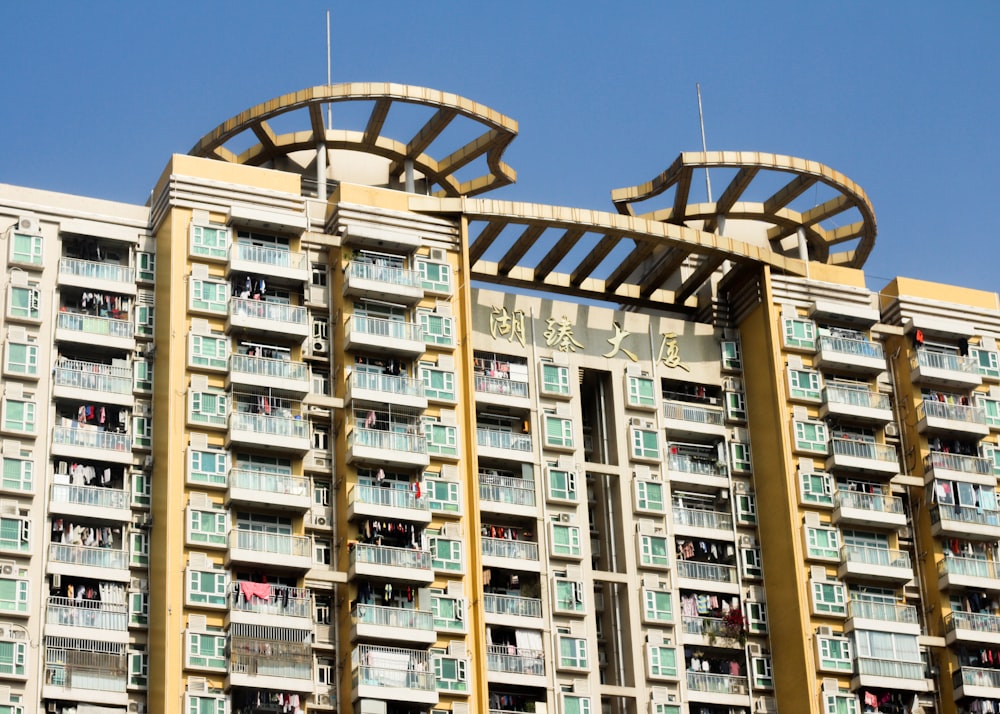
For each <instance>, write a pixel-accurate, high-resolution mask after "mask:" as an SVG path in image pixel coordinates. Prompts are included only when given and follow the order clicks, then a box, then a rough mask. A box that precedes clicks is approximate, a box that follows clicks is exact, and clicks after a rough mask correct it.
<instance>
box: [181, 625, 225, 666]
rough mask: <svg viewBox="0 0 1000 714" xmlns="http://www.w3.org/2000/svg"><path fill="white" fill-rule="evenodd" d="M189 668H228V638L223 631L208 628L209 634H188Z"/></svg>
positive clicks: (186, 661) (187, 660)
mask: <svg viewBox="0 0 1000 714" xmlns="http://www.w3.org/2000/svg"><path fill="white" fill-rule="evenodd" d="M185 665H186V666H187V667H192V668H197V669H221V670H224V669H225V668H226V636H225V635H224V634H222V631H221V630H218V629H215V628H211V627H210V628H208V632H191V631H188V633H187V658H186V660H185Z"/></svg>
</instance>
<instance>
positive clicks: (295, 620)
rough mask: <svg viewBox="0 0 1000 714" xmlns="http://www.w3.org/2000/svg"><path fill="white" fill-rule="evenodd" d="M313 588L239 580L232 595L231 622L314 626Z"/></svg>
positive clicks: (230, 601) (230, 602)
mask: <svg viewBox="0 0 1000 714" xmlns="http://www.w3.org/2000/svg"><path fill="white" fill-rule="evenodd" d="M312 605H313V599H312V592H311V591H310V590H309V589H308V588H293V587H287V586H284V585H269V584H267V583H252V582H248V581H243V580H238V581H236V583H235V585H234V587H233V592H232V595H231V596H230V598H229V617H228V622H242V623H245V624H248V625H263V626H269V627H286V628H288V627H290V628H293V629H308V628H310V627H312V616H313V611H312Z"/></svg>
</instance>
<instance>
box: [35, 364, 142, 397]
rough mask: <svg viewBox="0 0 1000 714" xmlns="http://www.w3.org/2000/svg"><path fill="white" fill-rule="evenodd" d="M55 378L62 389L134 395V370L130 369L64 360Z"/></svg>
mask: <svg viewBox="0 0 1000 714" xmlns="http://www.w3.org/2000/svg"><path fill="white" fill-rule="evenodd" d="M53 376H54V377H55V383H56V384H57V385H59V386H61V387H74V388H76V389H89V390H92V391H95V392H108V393H109V394H131V393H132V370H131V369H130V368H129V367H115V366H112V365H110V364H100V363H98V362H81V361H80V360H75V359H64V360H60V361H59V364H57V365H56V368H55V370H54V372H53Z"/></svg>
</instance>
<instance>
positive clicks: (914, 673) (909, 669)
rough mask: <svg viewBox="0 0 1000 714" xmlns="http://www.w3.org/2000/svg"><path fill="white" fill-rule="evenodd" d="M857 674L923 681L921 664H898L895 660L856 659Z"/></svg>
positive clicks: (922, 666) (922, 665)
mask: <svg viewBox="0 0 1000 714" xmlns="http://www.w3.org/2000/svg"><path fill="white" fill-rule="evenodd" d="M857 672H858V674H860V675H870V676H873V677H893V678H895V679H923V678H924V664H923V662H900V661H899V660H895V659H875V658H873V657H858V658H857Z"/></svg>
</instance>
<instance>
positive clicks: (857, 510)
mask: <svg viewBox="0 0 1000 714" xmlns="http://www.w3.org/2000/svg"><path fill="white" fill-rule="evenodd" d="M834 503H835V504H836V506H835V507H834V509H833V522H834V523H835V524H837V525H839V526H869V527H872V528H902V527H903V526H905V525H906V513H905V512H904V511H903V500H902V499H901V498H898V497H896V496H890V495H887V494H883V493H862V492H860V491H841V490H839V489H838V490H837V492H836V493H835V494H834Z"/></svg>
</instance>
